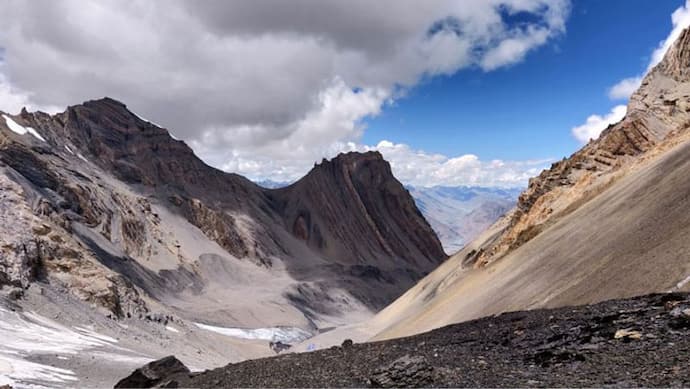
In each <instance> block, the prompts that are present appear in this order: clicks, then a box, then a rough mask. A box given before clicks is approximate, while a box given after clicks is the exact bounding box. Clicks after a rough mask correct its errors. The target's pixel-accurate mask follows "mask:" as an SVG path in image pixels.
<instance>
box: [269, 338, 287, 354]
mask: <svg viewBox="0 0 690 389" xmlns="http://www.w3.org/2000/svg"><path fill="white" fill-rule="evenodd" d="M268 346H269V347H270V348H271V350H273V352H275V353H276V354H280V353H281V352H283V351H285V350H289V349H290V347H292V346H291V345H289V344H287V343H283V342H281V341H277V342H268Z"/></svg>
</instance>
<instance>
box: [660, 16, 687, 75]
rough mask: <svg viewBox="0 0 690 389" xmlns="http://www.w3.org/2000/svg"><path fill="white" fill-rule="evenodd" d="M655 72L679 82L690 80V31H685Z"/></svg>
mask: <svg viewBox="0 0 690 389" xmlns="http://www.w3.org/2000/svg"><path fill="white" fill-rule="evenodd" d="M654 71H658V72H661V73H663V74H664V75H666V76H668V77H671V78H673V79H675V80H676V81H679V82H686V81H688V80H690V77H689V76H690V29H688V28H686V29H684V30H683V31H682V32H681V33H680V35H679V36H678V39H676V41H675V42H674V43H673V45H672V46H671V47H670V48H669V50H668V52H666V55H664V58H663V59H662V60H661V62H659V64H658V65H657V66H656V67H655V69H654Z"/></svg>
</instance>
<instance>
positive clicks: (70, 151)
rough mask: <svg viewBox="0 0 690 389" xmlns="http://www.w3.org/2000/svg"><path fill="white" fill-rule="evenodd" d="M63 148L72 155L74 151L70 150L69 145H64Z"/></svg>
mask: <svg viewBox="0 0 690 389" xmlns="http://www.w3.org/2000/svg"><path fill="white" fill-rule="evenodd" d="M65 150H67V152H68V153H70V154H72V155H74V151H72V149H71V148H70V147H69V146H67V145H65Z"/></svg>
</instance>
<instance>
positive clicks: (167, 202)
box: [0, 98, 446, 325]
mask: <svg viewBox="0 0 690 389" xmlns="http://www.w3.org/2000/svg"><path fill="white" fill-rule="evenodd" d="M3 119H4V120H0V161H1V162H2V164H1V165H0V173H1V175H2V176H3V178H4V181H5V182H7V185H8V188H12V190H14V192H15V193H16V194H17V201H18V202H20V203H21V204H22V205H23V207H24V208H25V209H21V210H17V209H15V210H14V212H20V211H21V212H23V213H22V215H21V217H22V218H23V219H26V221H27V225H28V226H45V228H43V227H36V228H38V229H39V230H41V231H45V233H44V234H43V235H41V234H37V233H35V232H34V233H29V234H24V235H25V236H21V234H16V233H14V232H12V231H7V230H5V231H3V233H2V235H3V238H2V240H3V241H4V242H3V243H4V245H3V247H4V248H3V250H5V254H6V255H3V261H2V262H3V263H2V264H1V265H2V266H3V267H0V275H2V277H1V278H0V280H4V283H5V284H12V285H18V286H26V284H27V283H29V282H30V280H34V279H37V277H36V276H35V275H31V274H29V273H31V271H29V270H27V269H31V268H32V266H34V265H29V264H34V263H35V266H39V267H40V268H41V270H40V271H41V274H43V276H44V278H45V279H50V280H53V282H58V281H57V280H59V282H61V283H63V284H64V283H65V282H66V283H67V284H69V288H70V289H71V290H73V292H74V293H75V295H77V296H80V297H81V298H83V299H84V300H86V301H88V302H91V303H95V304H97V305H98V304H100V305H102V306H105V308H106V309H109V310H112V311H114V312H112V313H113V314H114V315H116V316H122V315H127V314H130V315H131V314H134V313H135V312H129V311H128V310H127V309H126V308H125V307H126V306H128V304H127V303H126V302H125V301H120V297H123V298H124V296H135V297H132V298H134V299H135V300H136V303H135V304H134V306H136V307H137V310H141V309H143V310H146V309H147V308H146V303H145V300H146V299H147V298H153V299H154V300H156V301H158V302H160V301H163V300H166V299H167V298H168V297H170V296H172V295H179V294H181V293H182V294H183V293H185V292H190V291H191V292H193V293H194V294H196V295H204V293H205V290H206V289H208V288H207V287H208V283H209V282H210V281H209V280H213V281H214V282H220V283H221V284H223V283H224V282H231V280H232V277H230V278H229V279H228V280H225V281H223V279H222V276H220V275H219V273H218V272H216V271H212V269H215V268H217V267H218V266H220V267H221V268H223V269H225V270H224V271H228V266H229V265H228V264H230V263H235V262H237V261H239V262H242V263H251V264H253V266H255V267H257V268H264V269H272V268H274V267H275V266H277V268H276V269H278V270H275V271H284V273H285V274H286V275H287V277H289V279H291V280H293V281H294V282H291V283H290V285H287V286H280V287H277V288H276V291H275V295H276V296H282V297H281V298H285V299H286V302H287V303H288V304H290V305H292V306H293V307H296V309H297V310H298V311H299V312H300V313H302V314H303V315H304V316H305V317H307V319H308V320H310V321H313V320H317V318H318V317H319V315H335V316H338V315H341V314H343V311H347V309H349V308H351V309H360V308H361V307H365V308H366V309H369V310H377V309H380V308H382V307H384V306H385V305H386V304H388V303H390V302H391V301H392V300H393V299H394V298H396V297H397V296H399V295H400V294H401V293H402V292H404V291H405V290H406V289H407V288H409V287H411V286H412V285H414V283H415V282H416V281H417V280H419V279H420V278H421V277H423V276H424V275H425V274H427V273H429V272H430V271H431V270H433V269H434V268H435V267H436V266H438V264H440V263H441V262H443V261H444V260H445V258H446V255H445V253H444V252H443V250H442V247H441V244H440V242H439V240H438V238H437V237H436V235H435V234H434V232H433V230H432V229H431V227H430V226H429V224H428V223H427V221H426V220H425V219H424V217H423V216H422V215H421V213H420V212H419V211H418V209H417V208H416V206H415V204H414V201H413V200H412V198H411V197H410V195H409V193H408V192H407V191H406V190H405V189H404V188H403V186H402V185H401V184H400V183H399V182H398V181H397V180H396V179H395V178H394V177H393V175H392V174H391V170H390V166H389V164H388V163H387V162H386V161H384V160H383V158H382V157H381V155H380V154H379V153H377V152H368V153H364V154H359V153H348V154H343V155H339V156H337V157H336V158H334V159H333V160H332V161H324V162H323V163H321V164H319V165H316V166H315V167H314V168H313V169H312V171H311V172H310V173H309V174H308V175H307V176H306V177H304V178H303V179H302V180H300V181H298V182H296V183H294V184H293V185H291V186H289V187H286V188H280V189H275V190H271V189H265V188H261V187H259V186H257V185H255V184H254V183H252V182H251V181H249V180H247V179H246V178H244V177H242V176H240V175H237V174H232V173H226V172H223V171H220V170H217V169H214V168H212V167H209V166H208V165H206V164H205V163H204V162H203V161H201V160H200V159H199V158H198V157H196V156H195V155H194V153H193V151H192V150H191V149H190V148H189V147H188V146H187V145H186V144H185V143H184V142H183V141H179V140H176V139H174V138H172V137H171V136H170V134H169V133H168V131H167V130H166V129H163V128H160V127H158V126H156V125H154V124H152V123H150V122H148V121H145V120H143V119H141V118H140V117H138V116H137V115H135V114H133V113H132V112H130V111H129V110H128V109H127V107H126V106H125V105H124V104H122V103H120V102H118V101H116V100H113V99H110V98H104V99H100V100H95V101H89V102H86V103H84V104H81V105H77V106H72V107H69V108H68V109H67V110H66V111H65V112H63V113H60V114H56V115H48V114H45V113H42V112H33V113H30V112H27V111H26V110H23V111H22V112H21V113H20V114H19V115H17V116H11V115H9V114H3ZM17 129H19V131H18V130H17ZM22 129H24V130H26V129H31V131H33V132H35V133H37V134H40V135H39V136H40V138H39V137H36V136H31V134H29V133H23V132H25V131H22ZM6 212H7V214H6V215H4V216H5V217H8V218H9V217H10V215H9V212H10V211H9V210H6ZM180 220H182V221H183V222H181V224H180ZM187 225H188V226H187ZM2 228H4V229H8V228H9V227H7V226H5V227H2ZM32 228H33V227H29V228H28V230H27V231H36V228H33V229H32ZM197 229H198V231H200V232H201V233H202V234H203V236H204V242H205V243H204V244H205V245H210V244H211V243H213V244H217V245H218V246H220V248H221V249H222V250H220V251H219V250H215V249H214V251H213V253H214V254H213V255H210V252H204V248H203V247H192V246H190V243H185V242H192V241H193V240H191V239H188V238H186V236H187V235H188V232H189V231H192V230H194V231H197ZM54 236H59V238H54ZM195 239H197V240H198V239H199V238H198V237H196V235H195ZM56 240H59V241H61V242H66V243H61V244H60V245H58V244H56V243H55V242H56ZM27 242H34V243H32V244H31V245H32V247H34V249H33V251H31V250H29V251H28V252H27V250H20V249H19V247H24V246H26V244H27ZM22 245H23V246H22ZM66 245H69V246H70V247H72V248H71V250H72V251H74V252H73V253H71V257H73V258H69V257H70V256H65V255H64V253H62V251H64V246H66ZM58 246H59V247H58ZM61 250H62V251H61ZM77 259H78V260H77ZM85 269H90V270H89V272H92V271H93V272H96V273H98V274H100V275H101V276H102V277H103V279H104V284H103V287H104V290H101V291H96V290H88V291H85V290H78V289H79V288H80V287H79V286H78V285H81V284H82V283H83V281H84V278H83V277H85V275H83V274H81V272H82V271H84V270H85ZM243 269H246V267H243ZM281 269H282V270H281ZM61 273H68V274H61ZM281 274H282V273H281ZM235 276H236V275H235ZM65 280H67V281H65ZM185 285H187V286H185ZM90 288H93V286H90ZM85 289H89V288H85ZM187 289H189V290H187ZM247 290H251V286H250V285H247ZM333 293H344V296H347V297H342V296H341V298H339V299H338V300H337V301H338V302H337V303H335V302H334V301H335V300H334V298H333ZM142 295H146V296H145V297H146V298H141V297H143V296H142ZM96 296H100V297H99V298H97V297H96ZM274 297H275V296H274ZM275 298H278V297H275ZM103 299H105V300H107V303H104V302H103V301H101V300H103ZM338 304H344V305H345V306H346V308H343V307H341V306H340V305H338ZM348 307H349V308H348ZM358 307H359V308H358ZM265 319H266V320H268V319H267V318H265ZM260 321H261V320H260ZM312 325H313V322H312Z"/></svg>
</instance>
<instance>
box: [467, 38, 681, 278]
mask: <svg viewBox="0 0 690 389" xmlns="http://www.w3.org/2000/svg"><path fill="white" fill-rule="evenodd" d="M689 126H690V32H689V31H688V30H685V31H683V33H682V34H681V36H680V37H679V38H678V40H677V41H676V42H675V44H674V45H673V47H672V48H671V49H669V51H668V52H667V53H666V56H665V57H664V59H663V61H662V62H661V63H659V64H658V65H657V66H656V67H655V68H654V69H652V70H651V71H650V72H649V73H648V74H647V76H646V77H645V78H644V80H643V82H642V85H641V87H640V88H639V89H638V90H637V91H636V92H635V93H634V94H633V95H632V96H631V98H630V102H629V103H628V110H627V114H626V116H625V118H624V119H623V120H622V121H621V122H619V123H617V124H614V125H611V126H609V127H608V128H607V129H606V130H604V131H603V132H602V134H601V135H600V136H599V138H598V139H596V140H592V141H590V142H589V143H588V144H587V145H585V146H584V147H583V148H582V149H580V150H579V151H577V152H576V153H574V154H573V155H571V156H570V157H569V158H566V159H563V160H562V161H559V162H557V163H554V164H553V165H552V166H551V168H550V169H548V170H544V171H543V172H542V173H541V174H540V175H539V176H537V177H535V178H533V179H531V180H530V182H529V187H528V188H527V190H525V191H524V192H523V193H522V194H521V195H520V198H519V200H518V204H517V207H516V209H515V210H514V212H513V214H512V219H511V221H510V223H509V224H508V226H507V227H506V228H505V230H504V231H503V233H502V234H500V236H498V237H496V238H494V239H493V240H492V241H490V242H487V243H486V244H485V245H484V247H482V252H481V254H480V255H477V256H475V257H473V258H472V261H471V262H472V263H474V264H475V265H478V266H482V265H485V264H487V263H489V262H492V261H494V260H497V259H499V258H501V257H502V256H504V255H505V254H507V253H508V252H510V251H511V250H513V249H515V248H517V247H519V246H520V245H522V244H523V243H525V242H527V241H528V240H530V239H531V238H533V237H535V236H536V235H538V234H539V232H540V231H542V230H544V229H546V228H547V227H548V226H549V225H551V224H553V223H554V222H555V221H557V220H558V219H559V218H561V217H562V216H564V215H567V214H569V213H571V212H573V211H574V210H576V209H577V208H579V207H580V206H581V205H582V204H584V203H586V202H588V201H589V200H590V199H592V198H594V197H595V196H597V195H598V194H600V193H602V192H603V191H605V190H606V189H607V188H608V187H609V186H610V185H611V184H613V183H614V182H615V181H616V180H618V179H619V178H620V177H622V176H624V175H625V174H626V172H627V171H628V170H630V169H635V166H636V164H638V162H643V161H644V160H646V158H648V157H651V156H653V155H656V154H658V153H659V152H661V151H662V150H663V149H664V148H668V147H670V146H671V145H672V144H674V143H677V142H678V141H679V140H680V139H681V138H683V137H685V136H686V135H687V129H688V127H689Z"/></svg>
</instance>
